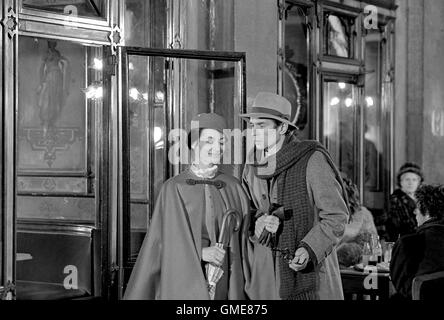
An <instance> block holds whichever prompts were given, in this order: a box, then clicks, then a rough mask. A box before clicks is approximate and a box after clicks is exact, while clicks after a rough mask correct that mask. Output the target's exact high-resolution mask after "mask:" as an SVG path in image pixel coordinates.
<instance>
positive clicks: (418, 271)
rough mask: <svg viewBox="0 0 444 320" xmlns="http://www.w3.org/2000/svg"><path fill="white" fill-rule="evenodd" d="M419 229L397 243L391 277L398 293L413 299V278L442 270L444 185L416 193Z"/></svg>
mask: <svg viewBox="0 0 444 320" xmlns="http://www.w3.org/2000/svg"><path fill="white" fill-rule="evenodd" d="M416 198H417V200H418V205H419V210H416V221H417V223H418V227H419V228H418V230H417V231H416V233H414V234H411V235H406V236H404V237H402V238H401V239H399V240H398V242H396V244H395V246H394V248H393V253H392V260H391V264H390V276H391V279H392V282H393V285H394V287H395V289H396V290H397V293H398V294H399V295H400V296H401V297H402V298H405V299H411V298H412V293H411V290H412V282H413V279H414V278H415V277H416V276H420V275H424V274H429V273H434V272H438V271H444V246H443V243H444V186H422V187H420V188H419V189H418V191H417V192H416Z"/></svg>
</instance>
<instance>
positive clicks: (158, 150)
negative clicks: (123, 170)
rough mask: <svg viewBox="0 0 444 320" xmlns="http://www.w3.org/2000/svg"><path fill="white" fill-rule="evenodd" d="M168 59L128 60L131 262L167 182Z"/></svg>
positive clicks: (135, 58) (143, 57)
mask: <svg viewBox="0 0 444 320" xmlns="http://www.w3.org/2000/svg"><path fill="white" fill-rule="evenodd" d="M165 75H166V74H165V58H163V57H145V56H130V57H129V60H128V86H127V88H128V92H127V94H128V96H127V106H128V110H127V114H126V116H127V119H126V121H127V129H126V130H127V132H126V134H127V141H128V140H129V150H128V151H129V172H128V173H129V183H130V185H129V186H130V204H129V205H130V228H131V249H130V251H131V260H132V259H133V257H134V259H135V258H136V257H137V254H138V251H139V249H140V245H141V244H142V243H141V241H143V238H144V236H145V234H146V230H147V228H148V225H149V220H150V215H151V212H152V210H153V209H154V200H155V199H156V198H157V195H158V193H159V191H160V188H161V186H162V184H163V182H164V181H165V179H166V170H167V165H168V164H167V162H166V158H165V151H166V139H167V138H168V129H167V127H166V121H165V120H166V114H165V111H166V107H165V106H166V90H165V89H166V83H165Z"/></svg>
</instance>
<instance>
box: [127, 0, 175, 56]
mask: <svg viewBox="0 0 444 320" xmlns="http://www.w3.org/2000/svg"><path fill="white" fill-rule="evenodd" d="M124 2H125V44H126V45H127V46H131V47H142V48H148V47H149V48H165V47H166V45H165V43H166V37H167V0H155V1H140V0H125V1H124Z"/></svg>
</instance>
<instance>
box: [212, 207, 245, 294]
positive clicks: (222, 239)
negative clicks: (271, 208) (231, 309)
mask: <svg viewBox="0 0 444 320" xmlns="http://www.w3.org/2000/svg"><path fill="white" fill-rule="evenodd" d="M233 219H234V220H235V225H234V227H233V226H232V220H233ZM241 222H242V216H241V214H240V213H239V211H237V210H234V209H230V210H227V211H226V212H225V215H224V218H223V220H222V228H221V231H220V234H219V239H218V243H217V244H216V247H217V248H220V249H222V250H223V248H224V246H225V247H226V246H228V245H229V243H230V239H231V236H232V234H233V233H234V232H237V231H239V229H240V225H241ZM217 251H218V250H216V252H215V255H218V254H219V253H221V252H222V251H221V252H217ZM223 252H224V253H225V251H223ZM219 258H220V257H219ZM224 259H225V254H224V256H223V258H222V259H221V260H222V262H221V264H220V265H222V264H223V260H224ZM216 260H218V259H217V257H216ZM206 273H207V282H208V292H209V294H210V298H211V300H214V296H215V293H216V285H217V283H218V282H219V280H220V279H221V278H222V275H223V274H224V271H223V270H222V268H221V267H220V266H218V265H216V264H214V263H207V265H206Z"/></svg>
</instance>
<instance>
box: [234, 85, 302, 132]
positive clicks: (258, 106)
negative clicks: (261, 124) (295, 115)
mask: <svg viewBox="0 0 444 320" xmlns="http://www.w3.org/2000/svg"><path fill="white" fill-rule="evenodd" d="M239 117H241V118H244V120H248V119H250V118H267V119H273V120H277V121H279V122H282V123H286V124H288V125H289V126H291V127H293V128H296V129H298V130H299V128H298V127H297V126H296V125H295V124H294V123H293V122H291V121H290V117H291V103H290V101H288V100H287V99H285V98H284V97H282V96H280V95H277V94H274V93H270V92H260V93H258V95H257V96H256V98H255V99H254V101H253V105H252V106H251V107H249V108H248V112H247V113H244V114H240V115H239Z"/></svg>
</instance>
